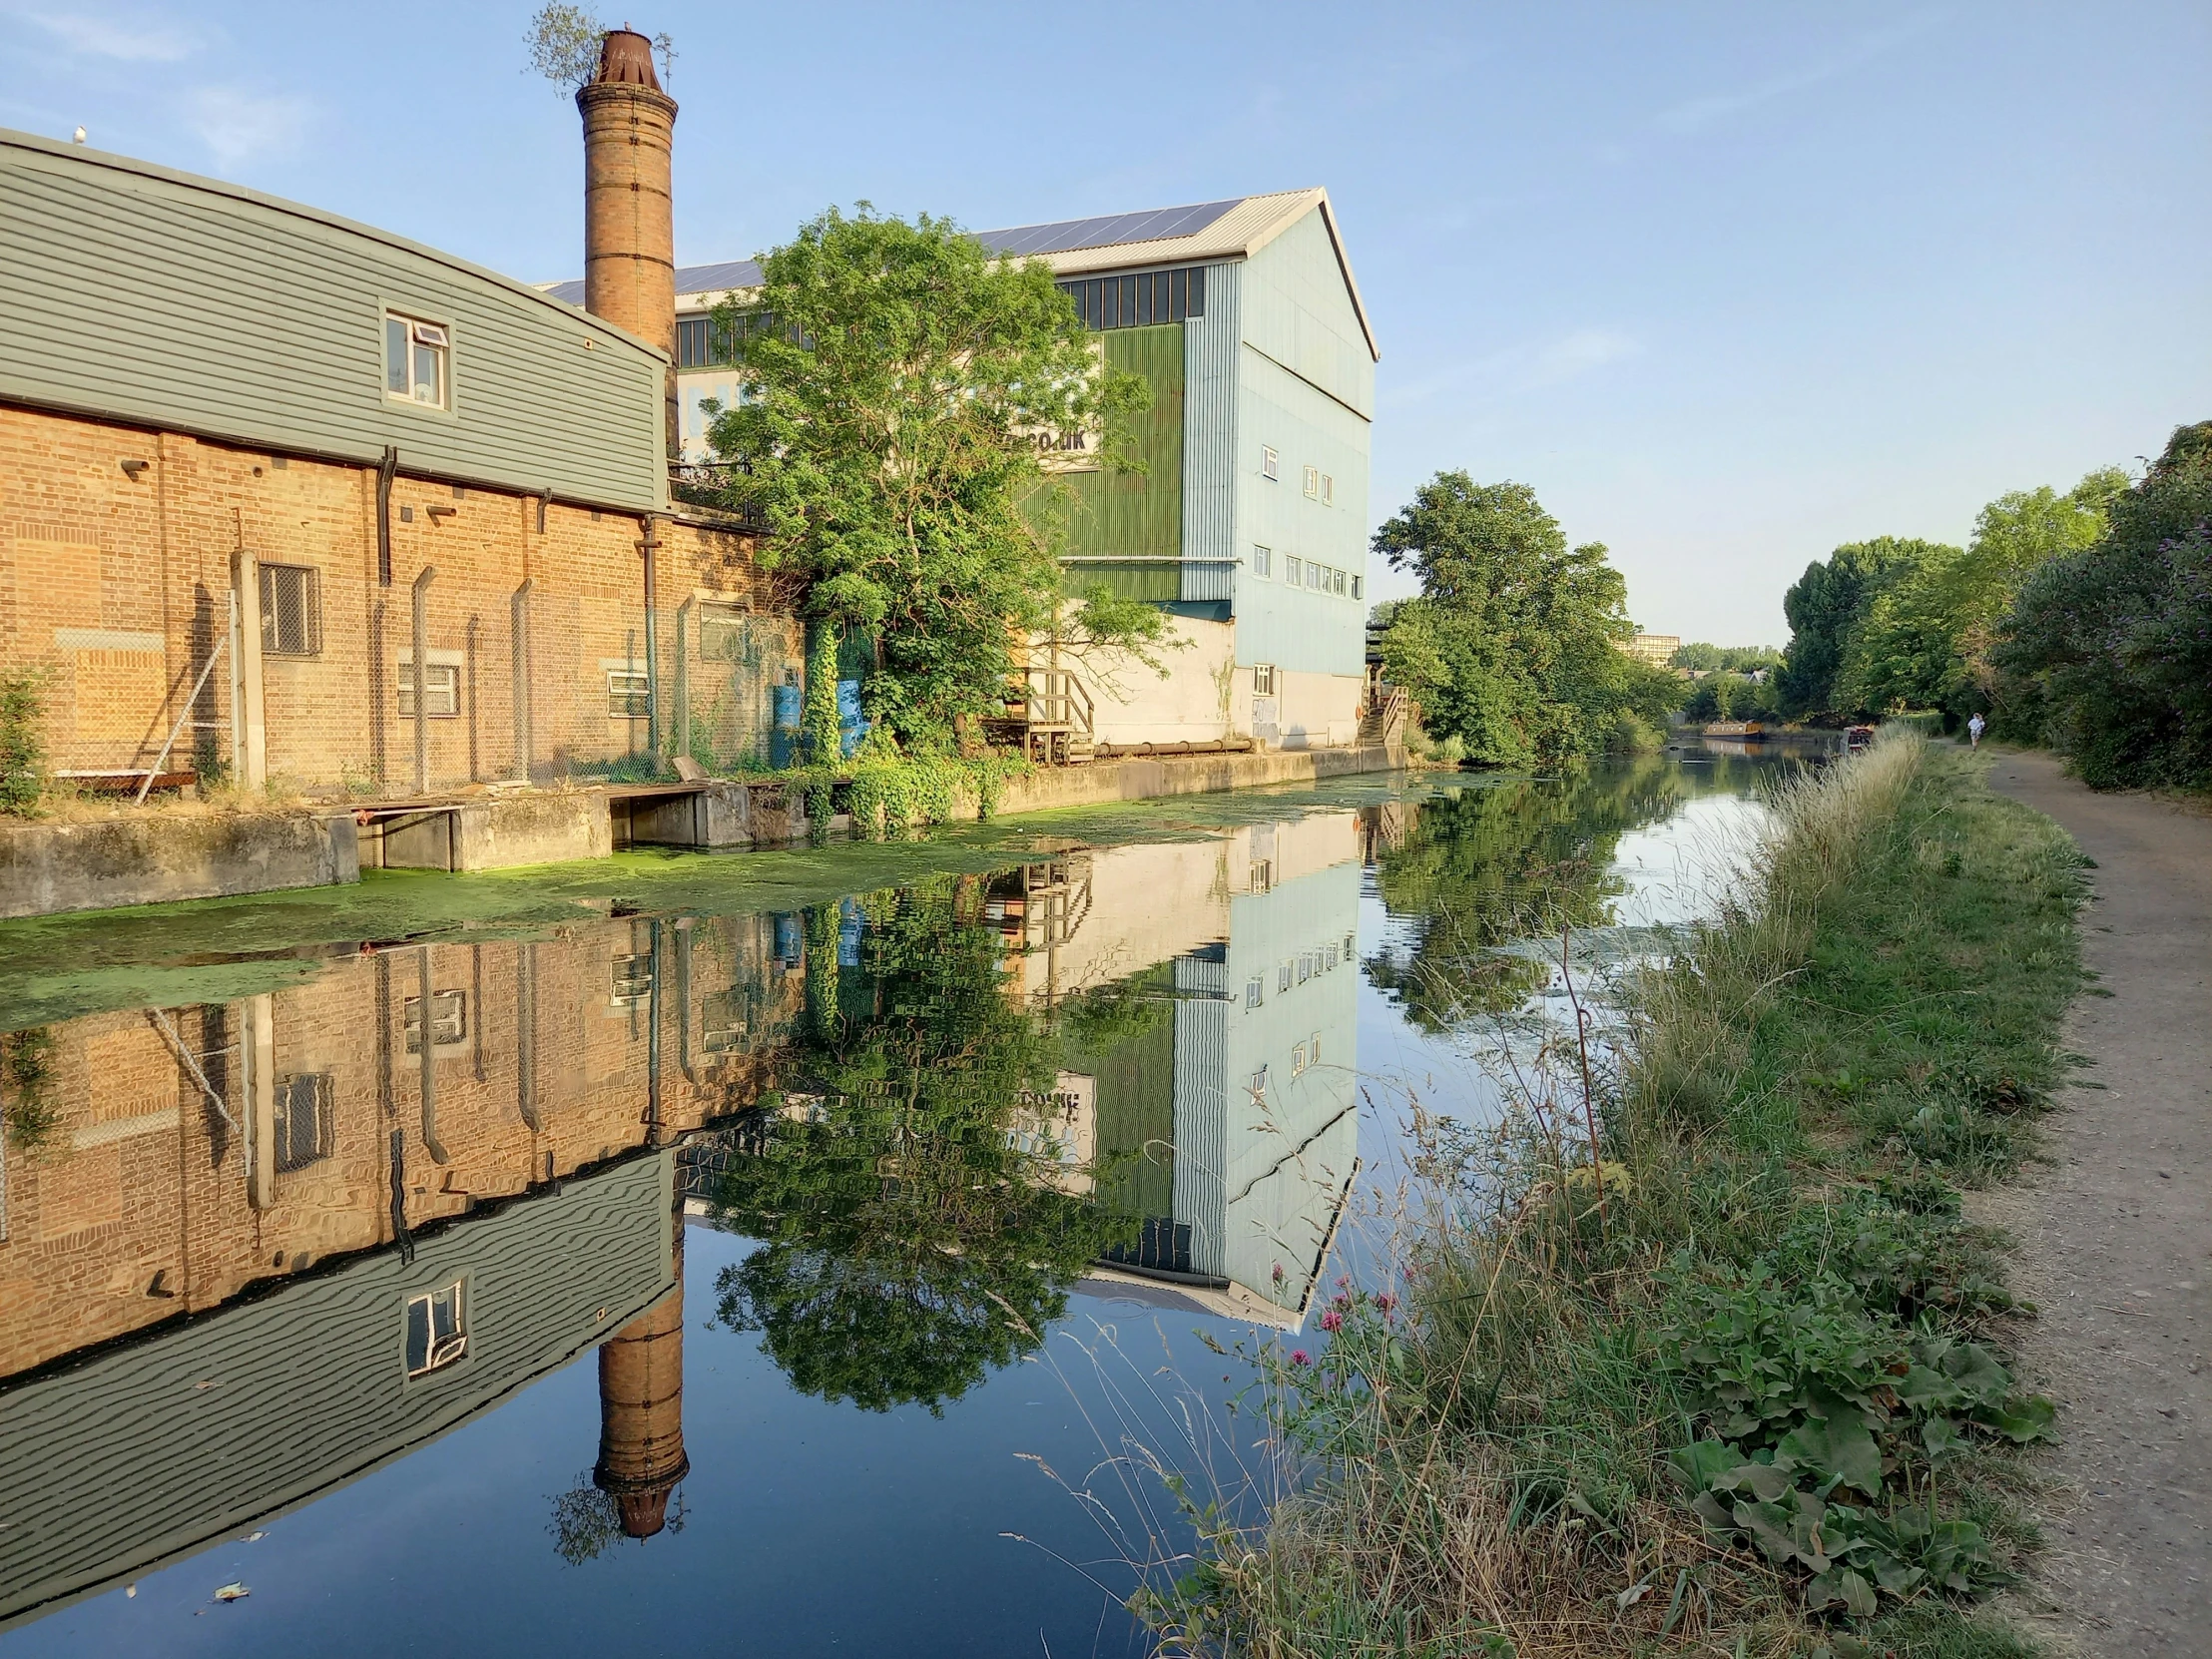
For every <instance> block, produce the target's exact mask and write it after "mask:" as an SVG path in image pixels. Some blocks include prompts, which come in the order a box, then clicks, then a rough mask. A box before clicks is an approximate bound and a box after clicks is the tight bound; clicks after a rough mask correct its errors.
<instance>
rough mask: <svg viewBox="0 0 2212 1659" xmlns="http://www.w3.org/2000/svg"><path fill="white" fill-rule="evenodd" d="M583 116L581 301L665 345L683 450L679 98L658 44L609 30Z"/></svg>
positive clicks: (671, 427)
mask: <svg viewBox="0 0 2212 1659" xmlns="http://www.w3.org/2000/svg"><path fill="white" fill-rule="evenodd" d="M576 107H577V109H578V110H580V111H581V112H583V117H584V308H585V309H586V310H588V311H590V312H591V313H592V314H593V315H595V316H603V317H605V318H606V319H607V320H608V321H609V322H612V323H614V324H615V325H616V326H617V327H619V328H627V329H628V330H629V331H630V332H631V333H633V334H636V335H637V336H638V337H639V338H640V339H643V340H647V341H650V342H651V343H652V344H654V345H658V346H659V347H660V348H661V349H662V350H664V351H666V352H667V353H668V358H669V370H668V390H667V403H668V414H667V422H668V450H669V454H670V456H671V457H672V458H673V457H674V456H675V454H676V452H677V444H678V431H677V422H676V226H675V220H674V217H673V216H674V209H675V199H674V194H673V187H672V184H671V177H670V168H671V160H672V156H673V152H674V148H675V142H676V100H675V99H673V98H671V97H669V95H668V94H667V93H665V92H663V91H662V90H661V82H660V77H658V76H657V75H655V74H654V73H653V43H652V42H651V41H650V40H648V39H646V38H645V36H643V35H641V34H637V33H635V32H634V31H632V30H629V29H612V30H609V31H608V33H607V38H606V39H605V40H604V41H602V42H601V43H600V47H599V72H598V74H596V75H594V76H593V77H592V80H591V82H590V84H589V85H587V86H585V87H584V88H582V89H581V90H580V91H579V92H578V93H577V94H576Z"/></svg>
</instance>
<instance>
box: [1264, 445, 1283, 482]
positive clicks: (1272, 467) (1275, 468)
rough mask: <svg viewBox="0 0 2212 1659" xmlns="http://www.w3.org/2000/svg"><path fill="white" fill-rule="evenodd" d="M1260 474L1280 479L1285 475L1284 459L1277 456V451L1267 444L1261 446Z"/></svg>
mask: <svg viewBox="0 0 2212 1659" xmlns="http://www.w3.org/2000/svg"><path fill="white" fill-rule="evenodd" d="M1260 476H1261V477H1263V478H1278V479H1279V478H1281V477H1282V476H1283V463H1282V461H1281V460H1280V459H1279V458H1278V457H1277V455H1276V453H1275V451H1274V450H1272V449H1270V448H1269V447H1268V446H1267V445H1266V444H1262V445H1261V446H1260Z"/></svg>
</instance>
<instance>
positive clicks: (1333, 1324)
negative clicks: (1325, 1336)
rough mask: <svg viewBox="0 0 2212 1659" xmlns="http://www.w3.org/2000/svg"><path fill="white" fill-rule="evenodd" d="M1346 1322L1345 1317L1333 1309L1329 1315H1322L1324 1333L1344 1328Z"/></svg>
mask: <svg viewBox="0 0 2212 1659" xmlns="http://www.w3.org/2000/svg"><path fill="white" fill-rule="evenodd" d="M1344 1322H1345V1317H1344V1315H1342V1314H1340V1313H1338V1312H1337V1310H1336V1309H1334V1308H1332V1309H1330V1310H1329V1312H1328V1313H1326V1314H1324V1315H1322V1317H1321V1328H1322V1329H1323V1330H1324V1331H1335V1330H1337V1329H1339V1328H1340V1327H1342V1326H1343V1324H1344Z"/></svg>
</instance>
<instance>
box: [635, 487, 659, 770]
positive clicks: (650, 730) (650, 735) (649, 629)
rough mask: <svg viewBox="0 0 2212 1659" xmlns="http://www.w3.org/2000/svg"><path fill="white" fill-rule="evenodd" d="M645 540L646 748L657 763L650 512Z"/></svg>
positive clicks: (641, 547)
mask: <svg viewBox="0 0 2212 1659" xmlns="http://www.w3.org/2000/svg"><path fill="white" fill-rule="evenodd" d="M643 529H644V531H645V539H644V540H643V541H641V542H639V544H638V551H639V552H640V553H642V554H644V555H645V747H646V752H647V753H648V754H650V755H651V756H652V757H653V758H654V761H655V763H656V764H658V763H659V760H660V756H661V660H660V641H659V640H658V639H656V638H655V635H656V634H657V633H658V632H659V624H658V621H657V619H656V617H655V614H654V600H653V565H654V558H653V555H654V554H655V553H656V552H657V551H659V549H660V545H661V542H660V534H659V531H660V520H659V519H657V518H655V517H653V515H652V514H650V513H648V514H647V515H646V516H645V518H644V520H643Z"/></svg>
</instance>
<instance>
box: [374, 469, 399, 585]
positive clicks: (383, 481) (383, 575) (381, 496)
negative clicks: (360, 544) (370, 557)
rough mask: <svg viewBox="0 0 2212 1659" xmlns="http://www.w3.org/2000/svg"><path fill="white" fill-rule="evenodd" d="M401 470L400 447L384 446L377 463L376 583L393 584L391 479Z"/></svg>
mask: <svg viewBox="0 0 2212 1659" xmlns="http://www.w3.org/2000/svg"><path fill="white" fill-rule="evenodd" d="M398 470H399V449H398V446H397V445H395V444H386V445H385V446H384V458H383V459H382V460H381V461H379V462H377V463H376V585H377V586H378V587H380V588H388V587H390V586H391V481H392V477H393V475H394V474H395V473H397V472H398Z"/></svg>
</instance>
